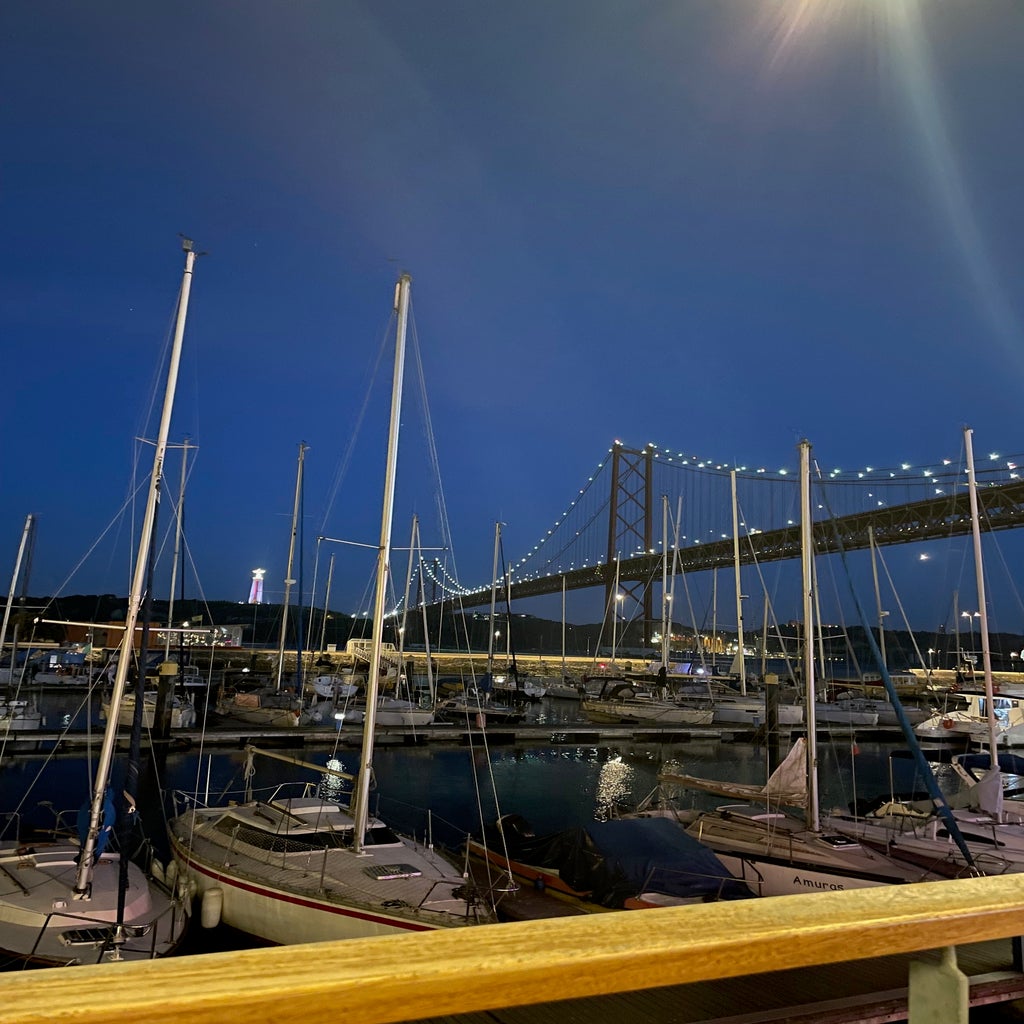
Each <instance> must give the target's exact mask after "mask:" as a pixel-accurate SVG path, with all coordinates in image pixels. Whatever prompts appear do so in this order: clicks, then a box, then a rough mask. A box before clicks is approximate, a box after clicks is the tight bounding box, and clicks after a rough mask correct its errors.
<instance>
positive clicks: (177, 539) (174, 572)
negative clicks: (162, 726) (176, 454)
mask: <svg viewBox="0 0 1024 1024" xmlns="http://www.w3.org/2000/svg"><path fill="white" fill-rule="evenodd" d="M190 447H191V446H190V445H189V443H188V438H185V443H184V444H183V445H182V446H181V483H180V484H179V485H178V508H177V515H176V516H175V521H174V557H173V558H172V559H171V594H170V597H169V598H168V599H167V639H166V640H164V661H170V660H171V636H172V634H171V629H172V628H173V626H174V587H175V585H176V583H177V580H178V558H179V557H180V554H181V527H182V513H183V512H184V502H185V479H186V470H187V468H188V450H189V448H190ZM182 575H184V571H183V573H182ZM184 589H185V587H184V580H182V590H184ZM178 671H179V672H180V671H181V668H180V667H179V669H178Z"/></svg>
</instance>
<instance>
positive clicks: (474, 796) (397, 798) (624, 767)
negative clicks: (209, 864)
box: [0, 693, 953, 951]
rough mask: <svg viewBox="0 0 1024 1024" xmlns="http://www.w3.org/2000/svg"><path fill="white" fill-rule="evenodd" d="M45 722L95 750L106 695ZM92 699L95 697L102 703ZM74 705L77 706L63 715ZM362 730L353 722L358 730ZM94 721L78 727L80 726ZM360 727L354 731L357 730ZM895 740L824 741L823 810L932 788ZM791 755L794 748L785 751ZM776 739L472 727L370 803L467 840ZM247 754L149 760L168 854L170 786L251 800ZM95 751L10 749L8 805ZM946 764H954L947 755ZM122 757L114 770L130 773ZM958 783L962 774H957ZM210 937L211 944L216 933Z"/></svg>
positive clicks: (73, 775)
mask: <svg viewBox="0 0 1024 1024" xmlns="http://www.w3.org/2000/svg"><path fill="white" fill-rule="evenodd" d="M40 703H41V706H42V708H43V710H44V712H45V714H46V715H47V728H52V727H53V726H55V725H59V723H60V722H62V721H65V720H67V721H74V722H75V724H76V725H77V726H79V727H80V728H83V729H84V728H85V727H86V726H88V728H90V729H91V735H92V736H93V738H94V740H95V745H94V749H95V750H97V751H98V749H99V742H100V736H101V729H100V726H101V722H100V716H99V711H98V700H95V699H94V702H89V701H87V700H86V699H85V697H84V694H73V693H56V694H52V693H45V694H43V695H41V697H40ZM93 703H95V705H96V706H95V707H93ZM65 716H70V717H69V718H67V719H65ZM528 721H530V722H532V723H534V724H536V725H550V726H552V734H555V733H557V727H558V726H559V725H569V724H573V723H576V724H579V723H580V722H581V721H582V719H581V716H580V713H579V707H578V704H577V703H576V702H574V701H563V700H553V699H549V698H545V699H544V700H542V701H540V702H539V703H537V704H535V705H533V706H532V707H531V709H530V713H529V717H528ZM353 732H354V731H353ZM83 735H85V734H84V733H81V732H80V733H79V737H80V738H81V737H82V736H83ZM349 735H352V734H351V733H348V730H347V729H346V738H347V737H348V736H349ZM341 738H342V733H341V732H340V731H339V733H338V736H337V739H338V742H337V743H334V744H331V743H317V744H305V745H304V744H303V743H302V741H301V739H300V738H299V737H298V736H296V742H295V744H294V745H290V744H289V745H282V743H281V742H280V741H277V742H275V743H274V747H273V749H274V751H275V752H277V753H284V754H291V755H293V756H294V757H296V758H300V759H302V760H305V761H307V762H312V763H314V764H317V765H321V766H324V767H333V768H337V769H340V770H342V771H347V772H352V773H354V772H355V771H356V770H357V769H358V749H355V748H353V747H352V746H351V745H348V744H345V745H343V744H342V742H341ZM895 746H898V744H882V743H861V742H857V741H855V739H853V738H851V737H850V735H849V734H848V733H847V734H843V735H842V736H839V735H837V736H836V737H834V739H833V740H831V741H828V740H826V741H825V742H820V741H819V778H820V791H821V805H822V807H823V809H825V810H828V809H830V808H842V809H847V808H849V807H850V806H852V805H853V803H854V802H856V801H859V800H870V799H872V798H874V797H879V796H882V795H885V794H888V793H889V792H890V773H891V772H893V771H895V773H896V776H895V778H894V780H893V784H894V785H895V788H896V789H897V791H900V792H911V791H920V790H923V788H924V786H923V784H922V782H921V780H920V779H917V778H915V777H914V770H913V767H912V763H911V762H909V761H906V760H903V759H899V760H894V759H890V757H889V753H890V751H891V750H892V749H893V748H894V747H895ZM782 753H783V754H784V753H785V750H783V751H782ZM765 759H766V750H765V748H764V746H761V745H758V744H754V743H751V742H733V741H731V740H727V739H723V738H716V737H706V738H693V739H690V740H689V741H687V742H678V741H676V742H670V743H661V742H657V741H655V740H645V741H643V742H636V741H633V740H632V739H630V738H624V739H623V740H621V741H618V740H614V741H602V742H601V743H599V744H561V743H543V742H531V743H529V744H508V743H501V744H492V743H491V742H489V739H488V734H487V731H486V729H485V730H483V731H482V732H474V733H471V742H470V743H469V744H467V745H457V744H455V743H452V742H448V743H446V742H439V741H437V740H436V739H432V740H431V742H430V743H429V744H417V745H390V744H387V743H381V744H379V745H377V747H376V749H375V754H374V779H373V783H372V791H371V795H372V809H373V811H375V812H376V813H377V814H378V815H379V816H380V817H381V818H383V819H384V820H385V821H387V822H388V824H390V825H391V826H392V827H393V828H395V829H397V830H398V831H400V832H404V833H405V834H408V835H415V836H417V837H420V838H429V839H430V840H432V841H433V842H434V843H436V844H438V845H441V846H445V847H447V848H449V849H451V850H458V848H459V847H460V846H461V845H462V843H463V841H464V840H465V838H466V837H467V836H468V835H474V834H479V833H480V831H481V828H482V823H490V822H493V821H494V820H495V819H496V818H497V817H498V816H500V815H502V814H511V813H515V814H519V815H522V816H523V817H525V818H526V819H527V820H528V821H529V822H530V823H531V824H532V826H533V829H534V831H535V832H537V833H538V834H540V833H544V832H553V831H557V830H560V829H563V828H568V827H570V826H586V825H587V824H588V823H589V822H592V821H595V820H602V819H606V818H608V817H610V816H614V815H615V814H618V813H623V812H628V811H630V810H632V809H634V808H636V807H637V805H638V804H640V803H641V802H642V801H643V800H644V799H646V798H647V797H648V796H649V795H650V794H651V793H652V792H653V791H655V789H656V788H657V785H658V778H657V776H658V773H659V772H660V771H662V770H663V769H668V770H671V771H672V772H675V773H685V774H689V775H695V776H704V777H708V778H714V779H720V780H730V781H737V782H746V783H763V782H764V779H765V763H766V760H765ZM245 762H246V755H245V752H244V750H242V749H241V744H239V746H238V747H237V748H225V747H223V746H218V747H216V748H213V747H211V748H209V749H208V750H207V751H204V750H203V749H202V748H201V747H200V746H199V745H198V744H197V745H193V746H192V747H190V748H189V749H184V750H181V749H174V748H173V745H172V747H171V748H170V749H167V750H166V751H165V752H164V753H162V754H160V755H159V756H157V755H154V754H152V753H149V752H147V753H146V755H145V756H144V759H143V766H142V773H141V777H140V788H139V793H138V801H139V809H140V812H141V814H142V815H143V820H144V822H145V825H146V829H147V832H148V834H149V836H150V838H151V840H152V842H153V844H154V847H155V849H156V850H157V852H158V854H159V855H161V856H163V857H166V855H167V844H166V838H165V831H164V821H165V816H166V815H167V814H168V813H169V811H168V808H169V806H170V800H169V794H171V793H172V792H174V791H179V792H185V793H188V794H191V795H192V796H193V797H196V798H198V799H199V800H200V801H201V802H209V803H214V804H216V803H221V802H223V801H225V800H227V799H243V797H244V790H245V782H246V780H245V778H244V767H245ZM91 764H92V761H91V759H90V757H88V756H87V753H86V751H85V750H84V749H79V750H77V751H75V752H71V753H54V752H45V751H24V750H18V751H16V752H14V753H12V752H11V751H10V750H9V749H7V750H5V751H4V756H3V759H2V761H0V810H2V811H4V812H5V813H9V812H15V813H16V814H17V815H18V817H19V819H20V824H21V826H22V830H23V831H24V829H25V828H27V827H29V826H34V827H41V828H45V827H47V826H48V825H52V823H53V821H54V814H55V812H57V811H74V810H76V809H77V808H78V807H79V806H81V805H82V804H83V803H85V802H86V801H87V800H88V798H89V792H90V785H91V781H92V774H91V770H90V768H91ZM255 767H256V772H255V775H254V776H253V777H252V778H251V779H250V780H249V783H250V785H251V786H252V790H253V793H254V794H255V795H257V796H260V797H263V798H269V797H270V796H271V795H272V794H273V793H274V791H275V789H276V788H277V787H279V786H280V785H282V784H283V783H288V782H311V783H313V784H319V785H320V787H321V792H324V793H325V795H330V794H331V793H332V792H335V791H336V787H337V785H338V782H337V781H336V780H335V779H334V778H333V777H331V776H329V775H325V774H319V773H317V772H313V771H311V770H309V769H307V768H303V767H300V766H298V765H293V764H288V763H285V762H282V761H279V760H276V759H275V760H272V759H265V758H257V760H256V765H255ZM938 770H939V772H940V775H941V774H942V773H945V772H947V771H948V769H944V768H942V767H941V766H940V767H939V769H938ZM118 772H121V773H123V767H122V766H121V765H118V767H117V769H116V772H115V787H117V786H119V785H120V784H121V779H122V778H123V774H122V775H120V776H119V775H118V774H117V773H118ZM948 775H949V778H947V780H946V781H947V782H950V783H951V782H952V778H953V776H952V773H948ZM684 801H685V805H686V806H694V807H707V808H710V807H713V806H716V805H718V804H721V803H723V802H725V801H723V800H722V799H721V798H719V797H715V796H712V795H710V794H704V793H699V792H694V793H692V794H685V795H684V796H683V797H682V798H681V799H680V803H683V802H684ZM193 932H194V933H199V934H198V935H196V936H194V937H193V939H191V940H190V946H191V947H192V949H193V951H202V950H204V949H209V948H214V949H216V948H230V947H231V946H234V945H237V944H243V945H244V944H246V943H247V942H248V940H246V939H244V938H243V937H240V936H235V935H232V934H228V933H226V932H220V933H219V934H218V935H216V936H205V937H204V936H203V935H202V930H201V929H199V928H194V929H193ZM211 943H212V945H211Z"/></svg>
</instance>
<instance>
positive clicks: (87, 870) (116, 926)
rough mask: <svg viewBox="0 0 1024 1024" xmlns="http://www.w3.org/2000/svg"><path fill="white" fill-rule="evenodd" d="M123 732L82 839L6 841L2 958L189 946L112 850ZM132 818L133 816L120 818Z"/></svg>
mask: <svg viewBox="0 0 1024 1024" xmlns="http://www.w3.org/2000/svg"><path fill="white" fill-rule="evenodd" d="M183 245H184V248H185V272H184V276H183V279H182V284H181V292H180V295H179V300H178V315H177V322H176V326H175V332H174V340H173V344H172V348H171V357H170V365H169V368H168V371H167V383H166V388H165V393H164V403H163V409H162V413H161V419H160V427H159V433H158V436H157V441H156V445H155V448H154V455H153V471H152V475H151V476H150V481H149V495H148V498H147V502H146V512H145V517H144V519H143V525H142V533H141V537H140V539H139V546H138V554H137V557H136V562H135V570H134V575H133V579H132V590H131V595H130V597H129V601H128V611H127V613H126V616H125V629H124V635H123V640H122V646H121V657H120V658H119V659H118V666H117V673H116V675H115V678H114V695H113V698H112V706H113V707H114V708H116V707H117V706H118V705H119V704H120V701H121V698H122V696H123V695H124V692H125V684H126V682H127V678H128V667H129V663H130V661H131V654H132V651H133V638H134V633H135V624H136V622H137V621H138V618H139V611H140V608H141V606H142V600H143V596H144V589H145V582H146V569H147V562H148V557H149V551H150V546H151V543H152V539H153V529H154V524H155V521H156V511H157V505H158V502H159V495H160V484H161V477H162V470H163V462H164V456H165V452H166V449H167V436H168V432H169V428H170V421H171V413H172V410H173V408H174V393H175V388H176V386H177V377H178V366H179V363H180V356H181V346H182V339H183V337H184V332H185V314H186V311H187V309H188V297H189V292H190V290H191V283H192V267H193V264H194V262H195V253H194V252H193V251H192V243H191V241H188V240H187V239H186V240H185V241H184V242H183ZM117 725H118V723H117V715H116V714H112V715H110V716H109V717H108V719H107V725H106V728H105V730H104V733H103V741H102V744H101V747H100V754H99V759H98V763H97V765H96V768H95V773H94V775H93V786H92V799H91V802H90V804H89V806H88V809H87V810H86V809H85V808H83V812H82V813H80V821H81V828H80V832H81V838H80V839H79V838H77V837H74V836H68V835H60V834H57V833H55V835H54V838H53V839H52V840H47V841H41V842H26V841H23V840H22V839H21V838H18V837H16V838H15V839H14V840H13V841H11V840H7V839H6V838H5V839H4V841H2V842H0V955H3V956H5V957H10V958H15V959H18V960H21V961H23V962H26V963H32V964H36V965H41V966H50V967H59V966H71V965H77V964H98V963H108V962H115V961H123V960H148V959H152V958H153V957H157V956H164V955H166V954H168V953H171V952H173V951H174V949H175V948H176V947H177V945H178V943H179V942H180V941H181V939H182V937H183V935H184V933H185V926H186V923H187V915H186V913H185V908H184V906H183V905H182V903H181V902H180V901H179V899H178V898H177V897H176V895H175V894H174V892H172V891H171V890H169V889H168V887H167V886H166V885H165V884H163V883H162V882H160V881H157V879H156V878H155V877H154V874H162V870H161V869H158V868H157V867H156V865H155V864H153V863H152V862H150V864H148V865H146V870H144V869H143V868H142V867H140V866H139V865H138V864H136V863H134V861H131V860H129V859H128V856H127V852H126V851H125V850H121V851H115V850H113V849H112V848H111V847H110V843H109V840H110V837H111V833H112V830H113V825H114V818H115V809H114V803H113V797H112V789H113V786H112V768H113V762H114V749H115V745H116V741H117ZM133 810H134V809H132V811H133ZM124 813H128V808H124V809H123V810H122V814H124ZM15 818H16V816H12V818H11V820H12V821H13V820H14V819H15Z"/></svg>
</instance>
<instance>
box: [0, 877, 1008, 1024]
mask: <svg viewBox="0 0 1024 1024" xmlns="http://www.w3.org/2000/svg"><path fill="white" fill-rule="evenodd" d="M1022 915H1024V874H1014V875H1003V876H1000V877H998V878H992V877H986V878H970V879H958V880H955V881H946V882H929V883H918V884H914V885H895V886H880V887H877V888H870V889H858V890H853V891H850V892H835V893H820V894H812V895H806V896H779V897H774V898H771V899H760V900H740V901H736V902H727V903H706V904H699V905H697V906H690V907H667V908H659V909H654V910H642V911H624V912H622V913H615V914H599V915H586V916H583V917H569V918H555V919H550V920H544V921H528V922H522V923H513V924H499V925H485V926H482V927H479V928H462V929H455V930H443V931H434V932H423V933H417V934H409V935H400V936H394V937H383V938H376V939H351V940H348V941H344V942H325V943H317V944H315V945H307V946H283V947H274V948H270V949H251V950H243V951H239V952H234V953H215V954H209V955H205V956H189V957H171V958H169V959H165V960H156V961H145V962H134V963H125V964H105V965H98V966H88V967H75V968H72V969H70V970H67V969H64V970H56V969H55V970H51V971H44V972H39V971H35V972H20V973H15V974H4V975H0V1006H3V1020H4V1022H5V1024H54V1022H67V1024H71V1022H75V1024H80V1022H82V1021H88V1022H89V1024H124V1021H126V1020H130V1021H132V1024H181V1022H182V1021H187V1022H188V1024H222V1022H223V1021H224V1020H225V1019H232V1017H233V1015H234V1013H235V1012H236V1011H242V1012H244V1015H245V1019H246V1022H247V1024H298V1022H303V1024H305V1022H308V1021H311V1020H314V1021H316V1020H333V1019H335V1018H336V1017H337V1016H338V1015H339V1014H341V1015H343V1016H344V1017H345V1019H346V1020H353V1021H359V1022H360V1024H385V1022H393V1021H407V1020H416V1019H420V1018H424V1017H435V1016H440V1015H444V1014H453V1013H468V1012H471V1011H477V1010H485V1009H493V1008H496V1007H508V1006H521V1005H526V1004H529V1003H539V1002H549V1001H552V1000H558V999H568V998H574V997H582V996H594V995H606V994H610V993H614V992H628V991H634V990H638V989H644V988H655V987H658V986H662V985H679V984H684V983H687V982H695V981H708V980H712V979H716V978H730V977H736V976H740V975H746V974H758V973H761V972H764V971H776V970H784V969H787V968H793V967H807V966H811V965H815V964H828V963H838V962H843V961H851V960H858V959H865V958H869V957H875V956H880V955H884V954H895V953H910V952H915V951H919V950H926V949H937V948H941V947H945V946H950V945H960V944H964V943H969V942H979V941H983V940H986V939H998V938H1007V937H1010V936H1015V935H1019V934H1020V933H1021V931H1022V929H1024V916H1022Z"/></svg>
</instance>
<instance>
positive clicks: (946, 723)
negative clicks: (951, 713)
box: [942, 718, 953, 729]
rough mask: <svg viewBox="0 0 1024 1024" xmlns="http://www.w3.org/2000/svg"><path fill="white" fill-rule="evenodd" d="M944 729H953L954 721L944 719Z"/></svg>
mask: <svg viewBox="0 0 1024 1024" xmlns="http://www.w3.org/2000/svg"><path fill="white" fill-rule="evenodd" d="M942 728H943V729H952V728H953V719H952V718H944V719H943V720H942Z"/></svg>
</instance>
